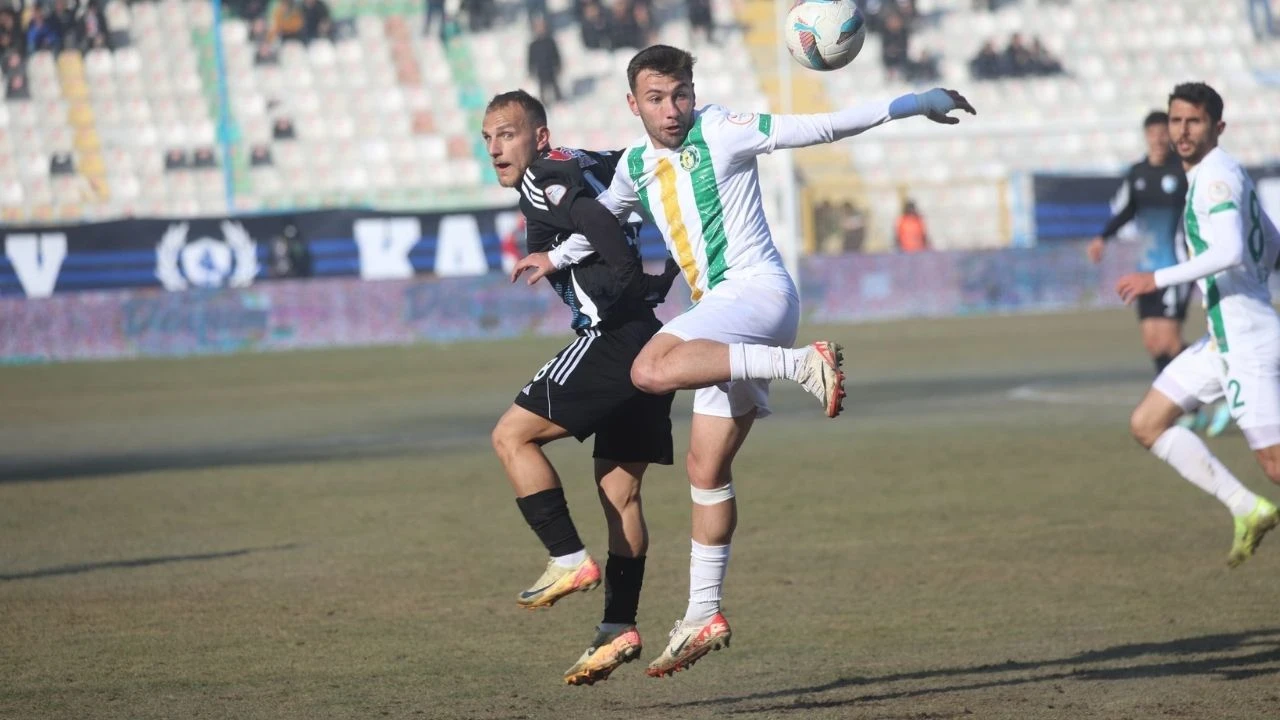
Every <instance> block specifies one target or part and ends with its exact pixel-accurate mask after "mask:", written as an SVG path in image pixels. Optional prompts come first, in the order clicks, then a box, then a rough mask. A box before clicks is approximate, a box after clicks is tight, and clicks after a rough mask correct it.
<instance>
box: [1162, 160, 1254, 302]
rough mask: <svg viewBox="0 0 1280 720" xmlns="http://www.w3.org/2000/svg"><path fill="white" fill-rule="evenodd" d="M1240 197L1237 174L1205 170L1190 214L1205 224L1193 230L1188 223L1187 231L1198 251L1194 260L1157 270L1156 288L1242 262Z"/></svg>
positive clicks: (1219, 170)
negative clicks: (1198, 217) (1204, 217)
mask: <svg viewBox="0 0 1280 720" xmlns="http://www.w3.org/2000/svg"><path fill="white" fill-rule="evenodd" d="M1243 193H1244V182H1243V180H1242V179H1241V177H1240V175H1239V173H1236V172H1231V171H1230V170H1229V169H1225V168H1217V167H1206V168H1204V170H1203V171H1202V172H1201V175H1200V177H1198V178H1197V179H1196V189H1195V193H1194V196H1193V197H1192V202H1193V206H1192V208H1191V210H1192V213H1191V214H1192V215H1194V216H1198V215H1199V214H1200V213H1202V212H1203V213H1204V214H1205V216H1206V217H1207V218H1208V222H1207V224H1206V225H1205V226H1202V227H1201V226H1199V224H1198V223H1197V227H1195V228H1194V229H1192V228H1191V227H1190V223H1188V231H1190V232H1192V234H1193V236H1192V237H1191V238H1190V241H1191V244H1192V245H1193V246H1194V245H1199V246H1200V247H1199V248H1198V249H1197V251H1196V254H1195V257H1193V258H1191V259H1189V260H1187V261H1185V262H1181V263H1178V264H1177V265H1174V266H1173V267H1169V268H1164V269H1163V270H1157V271H1156V273H1155V281H1156V287H1159V288H1166V287H1169V286H1170V285H1179V284H1182V283H1187V282H1192V281H1194V280H1199V279H1201V278H1206V277H1209V276H1211V275H1216V274H1217V273H1220V272H1222V271H1223V270H1228V269H1230V268H1233V267H1235V266H1237V265H1239V264H1240V263H1242V262H1244V258H1245V254H1244V252H1245V251H1244V242H1245V239H1244V216H1243V215H1241V213H1240V207H1241V205H1242V199H1241V198H1242V195H1243Z"/></svg>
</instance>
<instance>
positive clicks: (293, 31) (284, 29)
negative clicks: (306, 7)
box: [271, 0, 307, 40]
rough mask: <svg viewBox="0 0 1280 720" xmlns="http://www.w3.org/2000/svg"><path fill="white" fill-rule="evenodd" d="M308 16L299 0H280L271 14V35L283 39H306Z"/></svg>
mask: <svg viewBox="0 0 1280 720" xmlns="http://www.w3.org/2000/svg"><path fill="white" fill-rule="evenodd" d="M306 31H307V16H306V14H305V13H303V12H302V6H300V5H298V0H279V2H277V3H276V9H275V12H274V13H272V15H271V35H272V37H273V38H279V39H281V40H306Z"/></svg>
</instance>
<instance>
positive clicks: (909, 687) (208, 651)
mask: <svg viewBox="0 0 1280 720" xmlns="http://www.w3.org/2000/svg"><path fill="white" fill-rule="evenodd" d="M1198 327H1199V325H1197V324H1196V323H1194V322H1193V323H1191V324H1190V325H1189V328H1192V329H1195V328H1198ZM1188 334H1189V335H1190V331H1189V333H1188ZM801 336H802V338H808V339H816V338H818V337H831V338H834V339H837V340H839V341H841V342H843V343H845V345H846V347H847V348H848V350H847V357H848V365H849V368H850V370H851V384H850V400H849V402H848V403H847V407H848V408H849V409H848V410H847V412H846V414H845V416H842V417H841V418H839V419H837V420H834V421H828V420H826V419H825V418H823V417H822V416H821V413H820V411H819V409H818V408H817V407H816V404H815V403H814V402H813V401H812V399H811V398H809V397H808V396H806V395H804V394H803V393H802V392H801V391H799V390H798V389H797V388H794V387H788V386H786V385H785V384H779V386H778V387H777V388H776V389H775V391H774V397H775V406H776V408H777V410H778V414H777V415H776V416H775V417H774V418H771V419H769V420H766V421H762V422H761V423H759V424H758V425H757V427H756V429H755V430H754V432H753V436H752V438H751V440H750V441H749V442H748V444H747V447H746V448H745V450H744V452H743V454H742V456H741V457H740V459H739V462H738V468H739V472H738V475H737V479H736V482H735V485H736V487H737V488H738V493H739V500H740V511H741V521H740V525H739V532H738V536H737V539H736V541H735V544H734V557H733V562H732V564H731V566H730V571H729V577H728V584H727V587H726V593H727V601H726V612H727V615H728V617H729V619H730V622H731V623H732V624H733V627H734V644H733V648H732V649H730V650H728V651H725V652H721V653H717V654H714V655H712V656H710V657H708V658H707V659H705V660H703V661H702V662H700V663H699V664H698V665H697V666H696V667H695V668H693V669H692V670H691V671H689V672H686V673H680V674H678V675H676V676H675V677H674V678H672V679H668V680H661V681H660V680H653V679H650V678H647V677H644V676H643V672H642V670H643V665H644V662H646V661H647V660H648V659H651V658H652V657H653V656H654V655H655V654H656V653H657V652H658V650H659V648H660V647H661V645H662V643H663V642H664V641H665V638H666V630H667V629H668V628H669V627H670V623H671V621H673V620H674V619H675V618H676V617H678V616H679V615H680V614H681V613H682V612H683V607H684V601H685V593H686V589H687V585H686V584H687V564H688V559H687V558H688V515H689V510H688V507H689V499H688V498H689V496H688V491H687V482H686V481H685V479H684V478H683V476H682V474H681V473H680V472H679V471H678V470H676V469H672V468H656V469H654V470H652V471H651V472H650V475H649V477H648V478H647V479H646V488H645V507H646V511H647V514H648V516H649V521H650V531H651V534H652V537H653V541H652V547H651V550H650V555H649V563H648V572H647V578H646V586H645V591H644V596H643V598H642V600H641V607H640V630H641V633H642V635H643V636H644V638H645V641H646V643H647V647H646V650H645V653H644V655H643V656H642V662H639V663H634V664H631V665H628V666H625V667H624V668H622V669H620V670H619V671H618V672H617V673H615V675H614V677H613V678H612V679H611V680H609V681H608V682H607V683H603V684H601V685H598V686H595V687H591V688H568V687H564V686H562V685H561V684H560V673H561V672H562V671H563V670H564V669H565V668H566V667H568V666H569V664H571V663H572V662H573V661H574V660H575V659H576V658H577V656H578V654H579V653H581V651H582V649H583V648H584V647H585V644H586V642H587V641H588V640H589V639H590V638H591V635H592V627H593V625H594V623H595V622H596V621H597V620H598V619H599V612H600V603H601V602H602V600H603V597H602V594H601V593H598V592H597V593H593V594H589V595H582V596H576V597H572V598H569V599H566V600H565V601H563V602H561V603H560V604H559V605H557V606H556V607H555V608H554V609H552V610H550V611H546V612H542V613H527V612H525V611H522V610H519V609H518V608H516V606H515V602H514V598H515V593H516V592H517V591H518V590H520V589H521V588H523V587H524V586H525V585H527V583H528V582H529V581H530V580H532V579H533V578H534V577H536V576H537V574H538V573H539V572H540V570H541V568H542V565H543V563H544V562H545V560H544V558H543V555H542V552H541V548H540V546H539V545H538V543H537V541H536V539H535V538H534V536H533V534H532V533H531V532H530V531H529V530H528V529H527V528H526V527H525V526H524V524H523V522H522V520H521V519H520V516H519V513H518V512H517V510H516V507H515V503H514V502H513V501H512V497H511V492H510V490H509V488H508V486H507V483H506V480H505V479H504V478H503V476H502V473H501V469H500V467H499V466H498V463H497V461H496V460H495V459H494V458H493V457H492V454H491V452H490V450H489V445H488V430H489V428H490V427H491V425H492V422H493V421H494V420H495V419H496V418H497V416H498V415H499V414H500V412H501V411H502V410H503V409H505V407H506V406H507V404H508V403H509V402H510V399H511V397H513V394H514V393H515V392H516V391H518V390H519V388H520V386H521V385H522V384H523V382H524V381H525V380H526V379H527V377H529V376H530V375H531V374H532V373H533V372H534V371H535V370H536V369H537V368H538V367H539V366H540V365H541V364H542V363H543V362H544V361H545V360H546V358H547V357H549V356H550V354H551V353H552V352H554V351H555V350H556V349H558V347H559V346H560V344H561V343H560V342H558V341H557V340H527V341H521V342H510V343H500V344H476V345H458V346H451V347H427V346H421V347H411V348H383V349H371V350H356V351H332V352H328V351H326V352H306V353H289V354H277V355H260V356H236V357H225V358H214V359H195V360H181V361H138V362H129V363H98V364H73V365H61V366H44V367H11V368H3V369H0V398H3V401H4V402H3V407H4V410H5V411H4V412H3V413H0V617H3V620H0V675H2V676H3V678H4V681H3V682H2V683H0V717H4V718H32V719H35V718H230V717H235V718H272V719H280V718H382V717H390V718H552V717H557V718H587V717H618V718H631V717H636V718H721V717H748V718H753V717H759V718H768V717H804V718H810V717H815V718H913V719H917V720H926V719H934V718H960V717H964V718H970V717H972V718H1064V719H1066V718H1073V719H1074V718H1165V717H1186V718H1244V717H1247V718H1267V717H1276V716H1277V715H1278V714H1280V682H1278V681H1280V615H1278V614H1277V601H1278V599H1280V545H1278V544H1277V542H1276V540H1274V539H1273V540H1271V541H1269V542H1268V543H1266V544H1264V545H1263V547H1262V549H1261V550H1260V552H1259V555H1258V557H1256V558H1254V559H1253V560H1251V561H1250V562H1248V563H1247V564H1245V566H1244V567H1242V568H1240V569H1239V570H1236V571H1228V570H1227V568H1226V566H1225V560H1226V554H1227V550H1228V548H1229V546H1230V527H1231V525H1230V519H1229V517H1228V515H1227V513H1226V512H1225V510H1223V509H1222V507H1221V506H1220V505H1219V504H1218V503H1217V502H1216V501H1214V500H1213V499H1212V498H1209V497H1207V496H1205V495H1202V494H1201V493H1200V492H1199V491H1197V490H1195V489H1194V488H1192V487H1191V486H1190V485H1188V484H1187V483H1185V482H1183V481H1182V480H1181V479H1179V478H1177V477H1176V476H1175V475H1174V474H1173V472H1172V471H1171V470H1170V469H1169V468H1167V467H1166V466H1164V465H1163V464H1161V463H1159V462H1158V461H1156V460H1155V459H1154V458H1152V457H1151V456H1150V455H1148V454H1147V453H1145V452H1143V451H1142V450H1140V449H1139V448H1138V447H1137V446H1136V445H1135V444H1133V443H1132V441H1130V440H1129V438H1128V437H1127V434H1126V429H1125V428H1126V418H1127V415H1128V411H1129V408H1130V407H1131V406H1132V404H1133V403H1134V402H1136V401H1137V399H1138V398H1139V397H1140V396H1141V394H1142V392H1144V390H1145V387H1146V386H1147V384H1148V383H1149V381H1150V369H1149V364H1148V362H1147V361H1146V360H1145V359H1144V358H1143V355H1142V351H1141V348H1140V346H1139V342H1138V338H1137V332H1136V327H1135V323H1134V320H1133V318H1132V315H1131V314H1130V313H1128V312H1105V313H1090V314H1080V315H1062V316H1034V317H1017V318H987V319H960V320H949V321H911V322H902V323H888V324H879V325H867V326H860V327H839V328H812V327H811V328H805V329H803V330H802V335H801ZM676 413H677V417H678V418H679V422H678V423H677V441H676V442H677V452H678V453H679V452H683V448H684V447H685V446H686V443H687V429H688V422H687V418H688V398H687V397H684V396H682V397H681V399H679V400H677V411H676ZM1210 445H1211V447H1212V448H1213V449H1214V451H1215V452H1217V453H1218V454H1219V455H1220V457H1221V458H1222V459H1223V460H1224V462H1226V463H1227V464H1228V465H1229V466H1230V467H1232V468H1233V469H1234V470H1235V471H1236V472H1237V473H1238V474H1239V475H1240V476H1241V478H1242V479H1244V480H1245V482H1246V483H1247V484H1249V485H1250V486H1251V487H1253V488H1254V489H1255V490H1260V491H1264V492H1266V493H1268V494H1269V495H1270V496H1271V497H1276V496H1277V495H1280V492H1277V489H1276V488H1273V487H1270V486H1269V483H1267V481H1266V480H1265V478H1264V477H1263V475H1262V473H1261V472H1260V471H1259V470H1258V469H1257V468H1256V466H1255V465H1254V463H1253V460H1252V457H1251V455H1250V454H1249V452H1248V450H1247V448H1246V447H1245V445H1244V442H1243V439H1242V438H1241V437H1240V436H1239V435H1238V434H1230V433H1229V434H1228V435H1227V436H1225V437H1223V438H1219V439H1217V440H1213V441H1210ZM589 452H590V450H589V446H580V445H577V444H576V443H573V442H572V441H566V442H562V443H558V444H556V445H555V446H553V447H552V449H551V452H550V454H551V456H552V459H553V461H554V462H555V463H556V464H557V466H558V467H559V468H560V470H561V472H562V475H563V476H564V478H565V480H566V491H567V493H568V496H569V500H570V506H571V509H572V511H573V513H574V518H575V520H576V521H577V523H578V525H579V528H580V530H581V531H582V534H583V536H584V539H585V540H586V541H587V544H588V548H589V549H594V550H595V552H596V553H597V555H598V556H599V557H601V558H603V547H604V523H603V519H602V517H601V514H600V512H599V511H598V509H597V507H598V506H597V501H596V497H595V493H594V488H593V487H592V483H591V481H590V468H591V464H590V458H589Z"/></svg>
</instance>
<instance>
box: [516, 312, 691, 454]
mask: <svg viewBox="0 0 1280 720" xmlns="http://www.w3.org/2000/svg"><path fill="white" fill-rule="evenodd" d="M661 327H662V323H661V322H660V321H659V320H658V319H657V318H655V317H653V316H652V315H650V316H648V317H645V318H640V319H636V320H631V321H628V322H625V323H623V324H622V325H620V326H618V327H615V328H612V329H609V330H594V329H592V330H583V331H580V334H579V336H578V339H577V340H574V341H573V342H572V343H570V344H569V346H568V347H566V348H565V349H563V350H561V351H560V352H558V353H556V356H555V357H553V358H551V360H550V361H549V362H547V364H546V365H543V366H542V367H541V368H540V369H539V370H538V372H537V374H535V375H534V376H533V379H532V380H530V381H529V384H528V385H525V386H524V389H523V390H521V391H520V393H519V394H517V395H516V405H519V406H520V407H522V408H524V409H525V410H528V411H529V412H531V413H534V414H535V415H538V416H540V417H544V418H546V419H547V420H550V421H551V422H553V423H555V424H557V425H559V426H560V427H562V428H564V429H565V430H568V431H569V432H570V433H571V434H572V435H573V436H574V437H576V438H577V439H578V441H579V442H582V441H583V440H586V439H587V438H589V437H591V436H592V435H595V437H596V443H595V451H594V453H593V456H594V457H596V458H598V459H600V460H613V461H615V462H647V463H656V464H658V465H670V464H671V463H672V459H673V455H674V450H673V448H672V442H671V401H672V399H674V398H675V393H668V394H666V395H649V394H648V393H642V392H640V391H639V390H637V389H636V387H635V385H632V384H631V363H632V361H634V360H635V359H636V355H639V354H640V349H641V348H643V347H644V345H645V343H647V342H649V338H651V337H653V336H654V334H655V333H657V332H658V329H659V328H661Z"/></svg>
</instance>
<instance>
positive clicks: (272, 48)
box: [253, 37, 280, 65]
mask: <svg viewBox="0 0 1280 720" xmlns="http://www.w3.org/2000/svg"><path fill="white" fill-rule="evenodd" d="M253 64H254V65H279V64H280V51H279V50H277V49H276V44H275V43H273V42H271V38H270V37H265V38H263V39H262V42H260V43H258V48H257V49H256V50H254V51H253Z"/></svg>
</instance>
